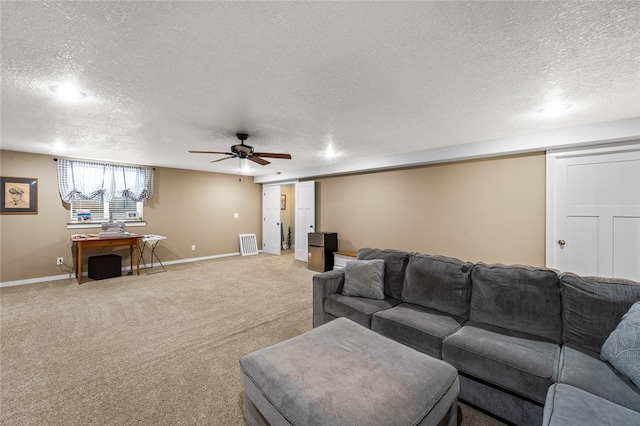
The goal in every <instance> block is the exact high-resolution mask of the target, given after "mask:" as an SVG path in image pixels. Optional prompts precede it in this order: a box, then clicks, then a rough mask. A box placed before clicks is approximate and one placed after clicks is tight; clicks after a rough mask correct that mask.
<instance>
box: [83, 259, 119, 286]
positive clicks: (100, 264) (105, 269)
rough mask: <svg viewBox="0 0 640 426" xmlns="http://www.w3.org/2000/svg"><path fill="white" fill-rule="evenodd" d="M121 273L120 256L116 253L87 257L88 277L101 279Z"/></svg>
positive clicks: (117, 275)
mask: <svg viewBox="0 0 640 426" xmlns="http://www.w3.org/2000/svg"><path fill="white" fill-rule="evenodd" d="M121 275H122V258H121V257H120V256H118V255H117V254H103V255H101V256H91V257H90V258H89V278H91V279H92V280H103V279H105V278H113V277H119V276H121Z"/></svg>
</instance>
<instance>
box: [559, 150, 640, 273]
mask: <svg viewBox="0 0 640 426" xmlns="http://www.w3.org/2000/svg"><path fill="white" fill-rule="evenodd" d="M546 244H547V254H546V257H547V265H548V266H551V267H554V268H557V269H559V270H560V271H569V272H574V273H576V274H580V275H596V276H603V277H616V278H628V279H632V280H635V281H640V144H638V143H633V144H629V145H625V146H616V147H609V148H602V149H594V150H589V151H574V152H570V153H562V152H556V153H549V154H548V155H547V243H546Z"/></svg>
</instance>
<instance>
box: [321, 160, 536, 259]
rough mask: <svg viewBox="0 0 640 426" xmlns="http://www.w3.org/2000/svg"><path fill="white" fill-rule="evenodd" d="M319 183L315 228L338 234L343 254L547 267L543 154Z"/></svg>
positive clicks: (345, 177)
mask: <svg viewBox="0 0 640 426" xmlns="http://www.w3.org/2000/svg"><path fill="white" fill-rule="evenodd" d="M317 182H318V183H317V184H316V185H317V187H316V191H317V197H316V198H317V203H318V204H319V206H317V208H316V209H317V219H318V223H317V225H318V229H320V230H322V231H335V232H337V233H338V248H339V249H340V250H355V249H358V248H361V247H378V248H395V249H400V250H407V251H416V252H420V253H426V254H441V255H446V256H453V257H457V258H460V259H463V260H467V261H472V262H478V261H484V262H487V263H498V262H499V263H506V264H511V263H521V264H530V265H543V264H544V260H545V253H544V238H545V155H544V154H543V153H538V154H531V155H523V156H514V157H504V158H494V159H488V160H479V161H467V162H459V163H451V164H443V165H435V166H428V167H420V168H413V169H405V170H398V171H388V172H379V173H368V174H361V175H353V176H343V177H334V178H326V179H319V180H317Z"/></svg>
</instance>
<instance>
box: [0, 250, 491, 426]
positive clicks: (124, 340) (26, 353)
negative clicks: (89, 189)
mask: <svg viewBox="0 0 640 426" xmlns="http://www.w3.org/2000/svg"><path fill="white" fill-rule="evenodd" d="M313 275H314V272H312V271H309V270H307V268H306V264H305V263H302V262H298V261H295V260H293V257H292V255H285V256H273V255H268V254H260V255H257V256H248V257H239V256H238V257H228V258H221V259H215V260H209V261H202V262H195V263H188V264H178V265H171V266H168V267H167V272H166V273H158V274H152V275H146V274H145V273H144V271H143V272H142V274H141V275H140V276H123V277H119V278H112V279H108V280H102V281H92V280H90V279H87V280H86V281H85V282H84V283H83V284H82V285H78V284H77V283H76V281H75V279H69V280H60V281H51V282H43V283H38V284H30V285H23V286H16V287H7V288H2V289H0V424H2V425H44V424H48V425H58V424H59V425H62V424H64V425H87V424H110V425H243V424H244V419H243V417H242V389H241V386H240V381H239V367H238V359H239V358H240V356H242V355H243V354H245V353H248V352H251V351H254V350H256V349H259V348H262V347H265V346H268V345H271V344H273V343H276V342H279V341H282V340H284V339H287V338H290V337H293V336H296V335H298V334H300V333H303V332H305V331H307V330H310V329H311V313H312V307H311V300H312V291H311V287H312V285H311V277H312V276H313ZM459 423H460V424H462V425H499V424H500V423H499V422H498V421H496V420H494V419H492V418H491V417H488V416H485V415H484V414H482V413H480V412H478V411H476V410H474V409H472V408H470V407H467V406H465V405H464V404H462V406H461V409H460V412H459Z"/></svg>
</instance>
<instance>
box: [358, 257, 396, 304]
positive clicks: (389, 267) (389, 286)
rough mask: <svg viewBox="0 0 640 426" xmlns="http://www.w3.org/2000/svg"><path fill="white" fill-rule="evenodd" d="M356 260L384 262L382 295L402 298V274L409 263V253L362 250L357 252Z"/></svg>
mask: <svg viewBox="0 0 640 426" xmlns="http://www.w3.org/2000/svg"><path fill="white" fill-rule="evenodd" d="M357 259H358V260H371V259H382V260H384V294H386V295H387V296H389V297H393V298H394V299H400V298H401V297H402V285H403V283H404V273H405V270H406V269H407V262H408V261H409V253H407V252H404V251H399V250H390V249H384V250H382V249H376V248H362V249H360V250H358V257H357Z"/></svg>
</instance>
